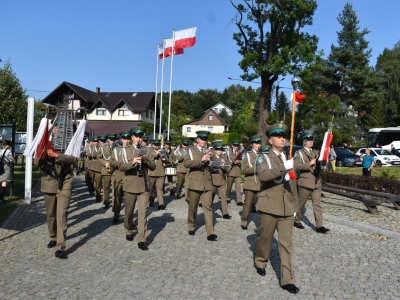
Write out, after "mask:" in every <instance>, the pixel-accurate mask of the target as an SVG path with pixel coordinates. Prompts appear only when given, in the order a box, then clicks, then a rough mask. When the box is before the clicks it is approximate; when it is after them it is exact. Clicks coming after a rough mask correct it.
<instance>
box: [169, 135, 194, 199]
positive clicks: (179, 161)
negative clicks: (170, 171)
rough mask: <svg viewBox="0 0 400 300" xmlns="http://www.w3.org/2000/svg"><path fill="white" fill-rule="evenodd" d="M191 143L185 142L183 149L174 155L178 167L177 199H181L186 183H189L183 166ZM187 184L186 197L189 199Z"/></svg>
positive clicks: (176, 151)
mask: <svg viewBox="0 0 400 300" xmlns="http://www.w3.org/2000/svg"><path fill="white" fill-rule="evenodd" d="M189 144H190V142H189V141H188V140H183V141H182V144H181V148H180V149H177V150H175V152H174V153H173V159H174V161H175V165H176V176H177V194H176V197H177V199H179V198H180V197H181V195H182V188H183V185H184V184H185V182H187V169H186V168H185V166H184V165H183V159H184V154H185V152H186V150H187V149H188V147H189ZM186 186H187V184H185V196H186V197H187V188H186Z"/></svg>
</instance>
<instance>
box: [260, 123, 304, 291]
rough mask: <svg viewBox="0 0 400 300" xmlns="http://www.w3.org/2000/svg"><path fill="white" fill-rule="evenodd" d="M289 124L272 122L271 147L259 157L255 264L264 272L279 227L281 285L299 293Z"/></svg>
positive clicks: (269, 131)
mask: <svg viewBox="0 0 400 300" xmlns="http://www.w3.org/2000/svg"><path fill="white" fill-rule="evenodd" d="M286 129H287V126H286V125H284V124H281V123H279V124H274V125H271V126H270V127H269V128H268V130H267V136H268V137H269V142H270V144H271V147H272V149H271V150H270V151H269V153H266V154H262V155H260V156H259V157H258V158H257V167H256V169H257V174H258V178H259V179H260V181H261V188H260V194H259V198H258V202H257V210H258V218H259V228H258V238H257V246H256V257H255V264H256V268H257V273H258V274H259V275H261V276H265V275H266V273H265V267H266V265H267V263H268V259H269V255H270V251H271V245H272V240H273V238H274V232H275V230H278V251H279V256H280V260H281V282H280V283H281V288H282V289H284V290H287V291H288V292H290V293H293V294H296V293H298V292H299V289H298V288H297V287H296V286H295V285H294V280H295V278H294V272H293V269H292V233H293V221H294V217H293V215H294V208H295V204H294V202H293V198H292V190H291V185H290V183H289V180H290V177H289V174H288V173H287V170H290V169H292V168H293V159H290V160H287V159H286V157H285V155H284V153H283V147H284V146H285V142H286V140H285V137H286Z"/></svg>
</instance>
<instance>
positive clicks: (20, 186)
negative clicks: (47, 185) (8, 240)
mask: <svg viewBox="0 0 400 300" xmlns="http://www.w3.org/2000/svg"><path fill="white" fill-rule="evenodd" d="M41 176H42V172H41V171H40V170H39V168H37V167H35V166H33V167H32V188H33V187H34V186H35V185H36V184H37V183H38V181H39V180H40V178H41ZM10 186H11V182H9V183H8V184H7V190H6V195H5V197H4V199H5V200H6V201H7V202H6V203H5V204H0V224H2V223H3V222H4V221H5V220H6V219H7V217H8V216H9V215H10V214H11V213H12V212H13V211H14V209H15V208H16V207H17V206H18V205H20V204H21V203H23V200H24V198H25V169H22V166H21V165H16V166H14V188H13V196H12V197H10Z"/></svg>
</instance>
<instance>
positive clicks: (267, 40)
mask: <svg viewBox="0 0 400 300" xmlns="http://www.w3.org/2000/svg"><path fill="white" fill-rule="evenodd" d="M230 2H231V4H232V6H233V7H234V8H235V9H236V12H237V14H236V16H235V17H234V20H233V22H234V23H235V24H236V26H237V27H238V30H239V32H238V33H235V34H234V36H233V38H234V40H235V41H236V43H237V45H238V46H239V51H238V52H239V53H240V54H241V55H242V56H243V58H242V60H241V61H240V62H239V66H240V68H241V69H242V70H243V75H242V76H241V77H242V79H244V80H249V81H251V80H254V79H256V78H259V77H260V78H261V95H260V102H259V120H258V133H259V134H261V135H262V136H263V143H265V140H266V137H265V132H266V127H267V124H266V119H267V117H268V113H269V112H270V111H271V89H272V86H273V84H274V82H275V81H276V80H277V79H278V76H284V75H286V74H288V73H289V74H296V73H297V72H299V71H300V69H301V67H302V65H303V64H304V63H311V62H312V61H313V60H314V58H315V51H316V49H317V42H318V39H317V37H316V36H315V35H309V34H308V33H304V32H301V30H302V29H303V28H304V27H305V26H308V25H311V24H312V17H313V14H314V12H315V10H316V8H317V3H316V1H314V0H297V1H293V0H281V1H274V0H255V1H251V0H243V1H240V3H239V4H235V3H234V2H235V1H234V0H230ZM251 24H252V25H251Z"/></svg>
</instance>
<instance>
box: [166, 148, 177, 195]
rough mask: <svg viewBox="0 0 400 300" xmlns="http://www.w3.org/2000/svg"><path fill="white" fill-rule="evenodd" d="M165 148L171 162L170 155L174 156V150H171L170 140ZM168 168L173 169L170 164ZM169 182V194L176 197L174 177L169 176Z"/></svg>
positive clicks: (167, 165)
mask: <svg viewBox="0 0 400 300" xmlns="http://www.w3.org/2000/svg"><path fill="white" fill-rule="evenodd" d="M164 148H165V151H166V152H167V157H168V159H169V161H170V155H171V154H172V149H171V141H170V140H166V141H165V144H164ZM166 167H172V165H171V163H170V162H168V163H167V164H166ZM166 177H167V181H168V186H169V194H170V195H171V196H173V195H175V191H174V178H173V177H174V176H173V175H167V176H166Z"/></svg>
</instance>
